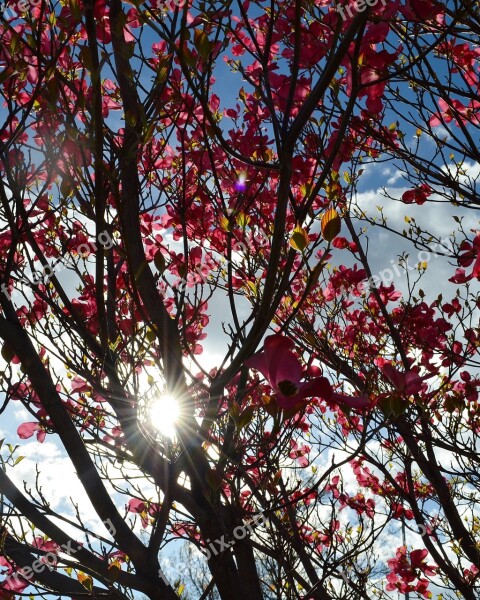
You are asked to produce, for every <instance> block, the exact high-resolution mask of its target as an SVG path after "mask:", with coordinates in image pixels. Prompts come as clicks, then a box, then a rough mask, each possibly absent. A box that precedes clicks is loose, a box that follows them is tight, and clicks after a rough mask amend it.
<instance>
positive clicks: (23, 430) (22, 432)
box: [17, 422, 40, 440]
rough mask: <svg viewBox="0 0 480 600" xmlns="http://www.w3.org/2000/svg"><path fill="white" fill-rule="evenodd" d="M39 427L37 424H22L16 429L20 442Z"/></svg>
mask: <svg viewBox="0 0 480 600" xmlns="http://www.w3.org/2000/svg"><path fill="white" fill-rule="evenodd" d="M39 427H40V425H39V424H38V423H37V422H29V423H22V424H21V425H19V427H18V429H17V435H18V437H19V438H20V439H22V440H27V439H28V438H30V437H32V435H33V434H34V433H35V431H37V429H38V428H39Z"/></svg>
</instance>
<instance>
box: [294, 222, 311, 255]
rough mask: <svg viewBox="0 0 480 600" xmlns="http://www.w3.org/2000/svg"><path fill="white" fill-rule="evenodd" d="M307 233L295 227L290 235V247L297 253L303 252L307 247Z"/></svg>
mask: <svg viewBox="0 0 480 600" xmlns="http://www.w3.org/2000/svg"><path fill="white" fill-rule="evenodd" d="M308 242H309V239H308V233H307V232H306V231H305V229H303V227H300V225H298V226H297V227H295V229H294V230H293V233H292V237H291V238H290V246H291V247H292V248H294V249H295V250H298V251H299V252H303V251H304V250H305V248H306V247H307V246H308Z"/></svg>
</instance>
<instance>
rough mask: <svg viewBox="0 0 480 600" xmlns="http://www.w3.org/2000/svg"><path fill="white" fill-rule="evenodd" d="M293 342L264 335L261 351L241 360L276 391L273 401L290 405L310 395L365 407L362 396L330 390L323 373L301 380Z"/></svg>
mask: <svg viewBox="0 0 480 600" xmlns="http://www.w3.org/2000/svg"><path fill="white" fill-rule="evenodd" d="M293 346H294V344H293V342H292V340H290V339H288V338H286V337H284V336H283V335H279V334H276V335H270V336H269V337H267V338H266V339H265V344H264V350H263V352H258V353H257V354H255V355H254V356H252V358H250V359H249V360H247V361H246V363H245V364H246V365H247V367H252V368H253V369H256V370H257V371H260V373H261V374H262V375H263V376H264V377H265V379H266V380H267V381H268V383H269V384H270V385H271V386H272V388H273V389H274V391H275V393H276V394H277V402H278V405H279V406H280V407H281V408H293V407H294V406H296V405H297V404H298V403H299V402H301V401H302V400H305V399H306V398H311V397H312V396H318V397H320V398H324V399H325V400H333V401H335V402H338V403H343V404H346V405H347V406H350V407H352V408H365V407H366V406H368V405H369V400H368V399H366V398H363V397H356V398H355V397H350V396H346V395H345V394H337V393H334V392H333V390H332V386H331V385H330V383H329V381H328V379H326V378H325V377H315V378H314V379H311V380H310V381H304V382H302V381H301V378H302V365H301V363H300V361H299V359H298V358H297V357H296V356H295V354H294V353H293V352H292V348H293Z"/></svg>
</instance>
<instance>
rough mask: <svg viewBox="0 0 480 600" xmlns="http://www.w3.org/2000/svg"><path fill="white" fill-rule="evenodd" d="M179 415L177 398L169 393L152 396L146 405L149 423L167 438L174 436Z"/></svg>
mask: <svg viewBox="0 0 480 600" xmlns="http://www.w3.org/2000/svg"><path fill="white" fill-rule="evenodd" d="M179 416H180V406H179V404H178V400H177V399H176V398H175V397H174V396H172V395H171V394H160V395H158V396H156V397H154V398H152V400H151V403H150V406H149V407H148V419H149V420H150V423H149V425H151V427H153V428H154V429H156V430H157V431H158V433H160V434H161V435H164V436H165V437H168V438H174V437H175V429H176V427H175V426H176V424H177V421H178V418H179Z"/></svg>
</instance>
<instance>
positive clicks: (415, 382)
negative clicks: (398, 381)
mask: <svg viewBox="0 0 480 600" xmlns="http://www.w3.org/2000/svg"><path fill="white" fill-rule="evenodd" d="M405 382H406V385H405V393H407V394H416V393H418V392H420V391H421V390H422V377H420V375H419V374H418V373H415V372H413V371H409V372H408V373H407V374H406V375H405Z"/></svg>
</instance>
